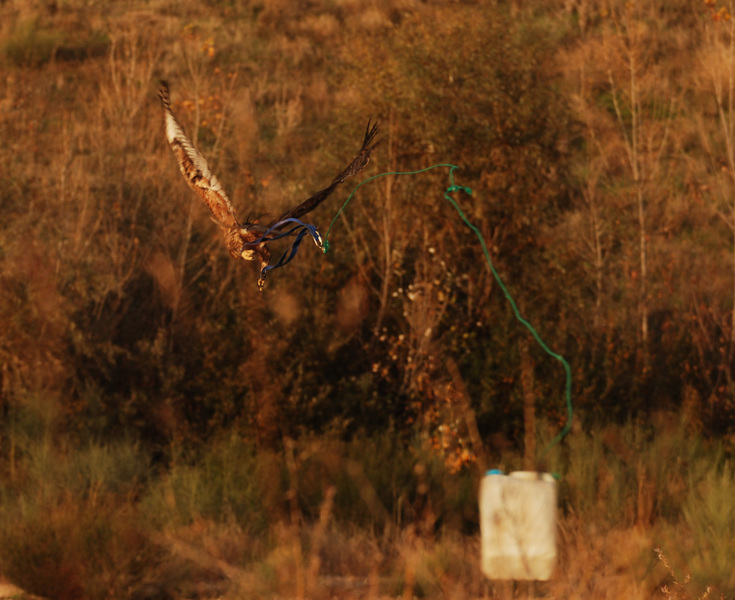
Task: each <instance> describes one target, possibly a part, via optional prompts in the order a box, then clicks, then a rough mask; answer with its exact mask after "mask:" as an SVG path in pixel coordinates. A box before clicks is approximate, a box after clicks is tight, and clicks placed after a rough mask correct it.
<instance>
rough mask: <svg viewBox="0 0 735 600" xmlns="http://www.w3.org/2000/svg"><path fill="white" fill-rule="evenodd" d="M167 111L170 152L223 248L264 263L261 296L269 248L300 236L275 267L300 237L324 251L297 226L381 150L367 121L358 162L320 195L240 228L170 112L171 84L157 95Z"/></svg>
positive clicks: (311, 228) (216, 183)
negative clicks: (267, 219)
mask: <svg viewBox="0 0 735 600" xmlns="http://www.w3.org/2000/svg"><path fill="white" fill-rule="evenodd" d="M158 97H159V98H160V99H161V105H162V107H163V123H164V129H165V132H166V139H167V140H168V143H169V145H170V146H171V150H172V151H173V153H174V156H175V157H176V161H177V162H178V164H179V170H180V171H181V174H182V175H183V176H184V179H185V180H186V183H187V184H189V187H190V188H191V189H192V190H194V192H196V194H197V195H198V196H199V197H200V198H201V199H202V200H203V201H204V204H206V205H207V207H208V208H209V210H210V211H211V213H212V216H213V218H214V221H215V222H216V223H217V224H218V225H219V226H220V228H221V229H222V232H223V233H224V237H225V246H226V247H227V250H228V251H229V252H230V254H231V255H232V256H233V257H234V258H237V259H243V260H247V261H259V262H260V277H259V278H258V289H259V290H260V291H262V290H263V286H264V285H265V278H266V274H267V273H268V270H269V269H272V268H274V267H273V266H270V257H271V255H270V250H269V249H268V242H271V241H273V240H276V239H280V238H282V237H286V236H288V235H291V234H294V233H295V232H296V230H300V235H299V236H298V237H297V240H296V241H295V242H294V243H293V245H292V250H291V255H290V256H289V257H288V258H287V259H285V260H284V257H285V256H286V255H284V257H282V258H281V260H280V261H279V263H278V264H277V265H276V266H281V265H282V264H285V262H288V260H290V259H291V258H292V257H293V254H294V253H295V248H296V247H297V246H298V243H299V242H300V240H301V237H302V236H303V234H304V233H306V232H307V231H308V232H309V233H311V235H312V237H313V238H314V241H315V243H316V244H317V245H318V246H320V247H321V237H320V236H319V232H318V231H317V229H316V227H314V226H313V225H309V224H305V223H302V222H301V221H299V218H300V217H302V216H304V215H305V214H307V213H309V212H311V211H312V210H314V209H315V208H316V207H317V206H319V205H320V204H321V203H322V202H324V200H325V199H326V198H327V197H328V196H329V195H330V194H331V193H332V192H333V191H334V190H335V188H336V187H337V186H338V185H339V184H341V183H344V181H345V180H346V179H347V178H349V177H352V176H353V175H355V174H356V173H359V172H360V171H362V170H363V169H364V168H365V167H366V166H367V164H368V162H369V161H370V154H371V152H372V151H373V149H374V148H375V146H376V145H377V142H375V143H374V142H373V140H374V139H375V136H376V135H377V133H378V124H377V123H374V124H372V125H371V124H370V121H368V124H367V128H366V129H365V137H364V139H363V142H362V147H361V148H360V151H359V152H358V154H357V156H356V157H355V158H354V160H353V161H352V162H351V163H350V164H349V165H348V166H347V167H346V168H345V169H344V170H343V171H342V172H341V173H340V174H339V175H337V176H336V177H335V178H334V179H333V180H332V182H331V183H330V184H329V185H328V186H327V187H325V188H323V189H321V190H319V191H318V192H316V193H315V194H313V195H312V196H310V197H309V198H307V199H306V200H304V201H303V202H302V203H301V204H299V205H297V206H296V207H295V208H292V209H291V210H288V211H286V212H285V213H283V214H282V215H281V216H280V217H279V218H277V219H275V220H274V221H271V222H270V223H269V224H268V225H262V224H260V223H256V222H255V221H250V220H247V221H245V222H244V223H240V222H239V221H238V220H237V217H236V216H235V210H234V209H233V208H232V203H231V202H230V199H229V198H228V197H227V194H226V193H225V191H224V190H223V189H222V185H221V184H220V182H219V180H218V179H217V177H216V176H215V175H214V173H212V172H211V171H210V170H209V166H208V165H207V161H206V159H205V158H204V156H202V155H201V153H200V152H199V151H198V150H197V149H196V148H195V147H194V144H192V142H191V140H190V139H189V138H188V137H187V136H186V133H184V129H183V128H182V127H181V125H180V124H179V122H178V121H177V120H176V117H175V116H174V113H173V111H172V110H171V99H170V97H169V90H168V84H167V83H166V82H165V81H162V82H161V88H160V90H159V92H158Z"/></svg>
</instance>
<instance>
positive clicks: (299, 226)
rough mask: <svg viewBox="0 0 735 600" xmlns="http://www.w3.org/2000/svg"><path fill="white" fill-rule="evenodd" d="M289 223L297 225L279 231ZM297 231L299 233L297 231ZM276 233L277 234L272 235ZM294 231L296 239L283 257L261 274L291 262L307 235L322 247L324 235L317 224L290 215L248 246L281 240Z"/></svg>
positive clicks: (265, 268) (264, 269)
mask: <svg viewBox="0 0 735 600" xmlns="http://www.w3.org/2000/svg"><path fill="white" fill-rule="evenodd" d="M287 223H294V224H295V225H294V226H293V227H291V228H290V229H287V230H285V231H278V230H279V228H280V227H282V226H283V225H286V224H287ZM297 231H298V233H296V232H297ZM275 232H277V233H275ZM274 233H275V235H271V234H274ZM294 233H296V239H295V240H294V241H293V243H292V244H291V245H290V246H289V247H288V249H287V250H286V251H285V252H284V253H283V254H282V255H281V258H280V259H278V262H277V263H276V264H274V265H268V266H267V267H264V268H263V270H262V271H261V275H263V276H265V274H266V273H267V272H268V271H271V270H273V269H278V268H280V267H282V266H283V265H287V264H288V263H289V262H291V259H292V258H293V257H294V256H296V251H297V250H298V249H299V245H300V244H301V241H302V240H303V238H304V237H305V236H306V235H310V236H311V237H312V239H313V240H314V243H315V244H316V245H317V247H319V248H321V247H322V245H323V244H322V236H321V235H319V231H318V230H317V228H316V225H312V224H311V223H304V222H303V221H299V220H298V219H294V218H293V217H289V218H288V219H283V220H282V221H278V222H277V223H274V224H273V225H271V226H270V228H269V229H268V230H266V232H265V233H263V235H262V236H260V237H259V238H258V239H257V240H254V241H252V242H248V243H247V244H245V245H246V246H257V245H258V244H261V243H263V242H272V241H274V240H280V239H282V238H285V237H288V236H290V235H293V234H294Z"/></svg>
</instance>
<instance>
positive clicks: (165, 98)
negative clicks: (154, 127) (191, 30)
mask: <svg viewBox="0 0 735 600" xmlns="http://www.w3.org/2000/svg"><path fill="white" fill-rule="evenodd" d="M158 96H159V97H160V98H161V104H162V105H163V116H164V125H165V130H166V139H167V140H168V143H169V145H170V146H171V150H173V152H174V155H175V156H176V161H177V162H178V163H179V170H180V171H181V174H182V175H183V176H184V179H185V180H186V183H188V184H189V187H190V188H191V189H193V190H194V191H195V192H196V193H197V195H198V196H199V197H200V198H201V199H202V200H203V201H204V203H205V204H206V205H207V206H208V207H209V210H210V211H212V214H213V215H214V218H215V219H216V221H217V222H218V223H219V224H220V225H221V226H222V227H227V228H229V227H234V226H236V225H237V219H236V218H235V211H234V210H233V208H232V204H231V203H230V199H229V198H228V197H227V194H225V191H224V190H223V189H222V185H221V184H220V182H219V180H218V179H217V177H216V176H215V175H214V174H213V173H212V172H211V171H210V170H209V165H207V160H206V159H205V158H204V157H203V156H202V155H201V154H200V153H199V151H198V150H197V149H196V148H195V147H194V144H192V143H191V141H190V140H189V138H188V137H186V134H185V133H184V130H183V129H182V127H181V125H179V122H178V121H177V120H176V117H174V114H173V112H172V111H171V100H170V98H169V93H168V85H167V84H166V83H165V82H162V83H161V89H160V91H159V92H158Z"/></svg>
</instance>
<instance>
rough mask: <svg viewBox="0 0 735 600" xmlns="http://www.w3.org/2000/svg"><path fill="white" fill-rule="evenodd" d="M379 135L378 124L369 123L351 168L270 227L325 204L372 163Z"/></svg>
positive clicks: (296, 217) (350, 165)
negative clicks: (339, 186)
mask: <svg viewBox="0 0 735 600" xmlns="http://www.w3.org/2000/svg"><path fill="white" fill-rule="evenodd" d="M377 133H378V124H377V123H375V124H373V126H372V127H371V126H370V121H368V124H367V127H366V128H365V139H364V140H363V142H362V148H360V152H359V153H358V155H357V156H356V157H355V159H354V160H353V161H352V162H351V163H350V164H349V166H348V167H347V168H346V169H345V170H344V171H342V172H341V173H340V174H339V175H337V177H335V178H334V179H333V180H332V183H330V184H329V185H328V186H327V187H325V188H324V189H323V190H319V191H318V192H317V193H316V194H314V195H313V196H311V197H309V198H307V199H306V200H304V201H303V202H302V203H301V204H299V205H298V206H297V207H296V208H293V209H291V210H289V211H288V212H286V213H284V214H283V215H281V216H280V217H279V218H278V219H276V220H275V221H273V223H271V225H270V226H271V227H272V226H273V225H274V224H276V223H279V222H280V221H283V220H285V219H298V218H300V217H301V216H303V215H305V214H306V213H308V212H310V211H312V210H314V209H315V208H316V207H317V206H319V205H320V204H321V203H322V202H324V200H325V199H326V198H327V196H329V194H331V193H332V192H333V191H334V188H336V187H337V186H338V185H339V184H340V183H344V181H345V180H346V179H347V178H348V177H352V176H353V175H355V174H356V173H359V172H360V171H362V170H363V169H364V168H365V166H366V165H367V164H368V162H369V161H370V153H371V152H372V151H373V149H374V148H375V146H377V145H378V143H377V142H376V143H375V144H372V141H373V139H374V138H375V136H376V135H377ZM371 144H372V145H371Z"/></svg>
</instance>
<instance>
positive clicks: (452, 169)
mask: <svg viewBox="0 0 735 600" xmlns="http://www.w3.org/2000/svg"><path fill="white" fill-rule="evenodd" d="M440 167H448V168H449V187H448V188H447V190H446V192H444V198H445V199H446V200H448V201H449V202H450V204H451V205H452V206H454V208H455V209H456V210H457V213H458V214H459V216H460V218H461V219H462V221H464V223H465V224H466V225H467V226H468V227H469V228H470V229H471V230H472V231H473V232H474V233H475V235H476V236H477V239H478V240H479V241H480V246H481V247H482V252H483V254H484V255H485V260H486V261H487V264H488V266H489V267H490V272H491V273H492V274H493V277H495V280H496V281H497V282H498V285H499V286H500V289H501V290H502V292H503V295H504V296H505V297H506V299H507V300H508V302H509V303H510V306H511V308H512V309H513V313H514V314H515V317H516V319H517V320H518V321H519V322H520V323H521V324H522V325H524V326H525V327H526V329H528V330H529V331H530V332H531V335H533V337H534V338H535V339H536V341H537V342H538V344H539V346H541V348H542V349H543V350H544V351H545V352H546V353H547V354H548V355H549V356H551V357H552V358H555V359H556V360H558V361H559V362H560V363H561V364H562V365H563V366H564V371H565V373H566V385H565V390H564V394H565V399H566V407H567V421H566V423H565V424H564V427H563V428H562V429H561V431H560V432H559V433H558V435H557V436H556V437H555V438H554V439H553V440H551V442H550V443H549V445H548V446H546V449H545V450H544V451H543V453H542V454H541V456H542V457H543V456H544V455H545V454H546V453H547V452H548V451H549V450H550V449H551V448H552V447H553V446H555V445H556V444H557V443H559V441H561V439H562V438H563V437H564V436H565V435H566V434H567V433H569V431H570V430H571V428H572V418H573V415H574V413H573V410H572V369H571V367H570V366H569V363H568V362H567V361H566V360H565V359H564V357H563V356H561V355H560V354H557V353H556V352H554V351H553V350H551V349H550V348H549V347H548V346H547V345H546V343H545V342H544V341H543V340H542V339H541V336H540V335H539V334H538V332H537V331H536V330H535V329H534V328H533V326H532V325H531V324H530V323H529V322H528V321H526V319H524V318H523V316H522V315H521V311H520V310H518V306H517V305H516V303H515V300H513V297H512V296H511V295H510V292H508V289H507V288H506V287H505V284H504V283H503V280H502V279H501V278H500V275H499V274H498V272H497V271H496V270H495V266H494V265H493V261H492V259H491V258H490V252H489V251H488V249H487V245H486V244H485V238H484V237H483V236H482V233H480V230H479V229H478V228H477V227H475V226H474V225H473V224H472V223H471V222H470V220H469V219H468V218H467V216H466V215H465V214H464V212H463V211H462V209H461V208H460V207H459V204H457V201H456V200H455V199H454V198H452V197H451V196H450V195H449V194H451V193H453V192H458V191H462V192H465V193H466V194H469V195H471V194H472V190H471V189H470V188H468V187H464V186H461V185H455V183H454V172H455V171H456V170H457V169H459V167H458V166H456V165H451V164H446V163H442V164H438V165H432V166H431V167H426V168H425V169H420V170H418V171H394V172H389V173H380V174H378V175H373V176H372V177H369V178H368V179H366V180H365V181H362V182H361V183H359V184H358V185H357V187H355V189H354V190H352V193H351V194H350V195H349V197H348V198H347V200H346V201H345V203H344V204H343V205H342V207H341V208H340V209H339V210H338V211H337V214H336V215H335V216H334V219H332V223H331V224H330V225H329V229H328V230H327V234H326V235H325V236H324V245H323V251H324V252H327V250H329V242H328V241H327V238H328V237H329V232H330V231H331V230H332V226H333V225H334V223H335V221H336V220H337V217H339V215H340V213H341V212H342V211H343V210H344V209H345V207H346V206H347V204H348V203H349V202H350V200H352V197H353V196H354V195H355V192H356V191H357V190H358V188H360V186H362V185H363V184H365V183H368V182H369V181H372V180H373V179H377V178H378V177H385V176H386V175H417V174H419V173H425V172H426V171H430V170H431V169H437V168H440Z"/></svg>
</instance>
